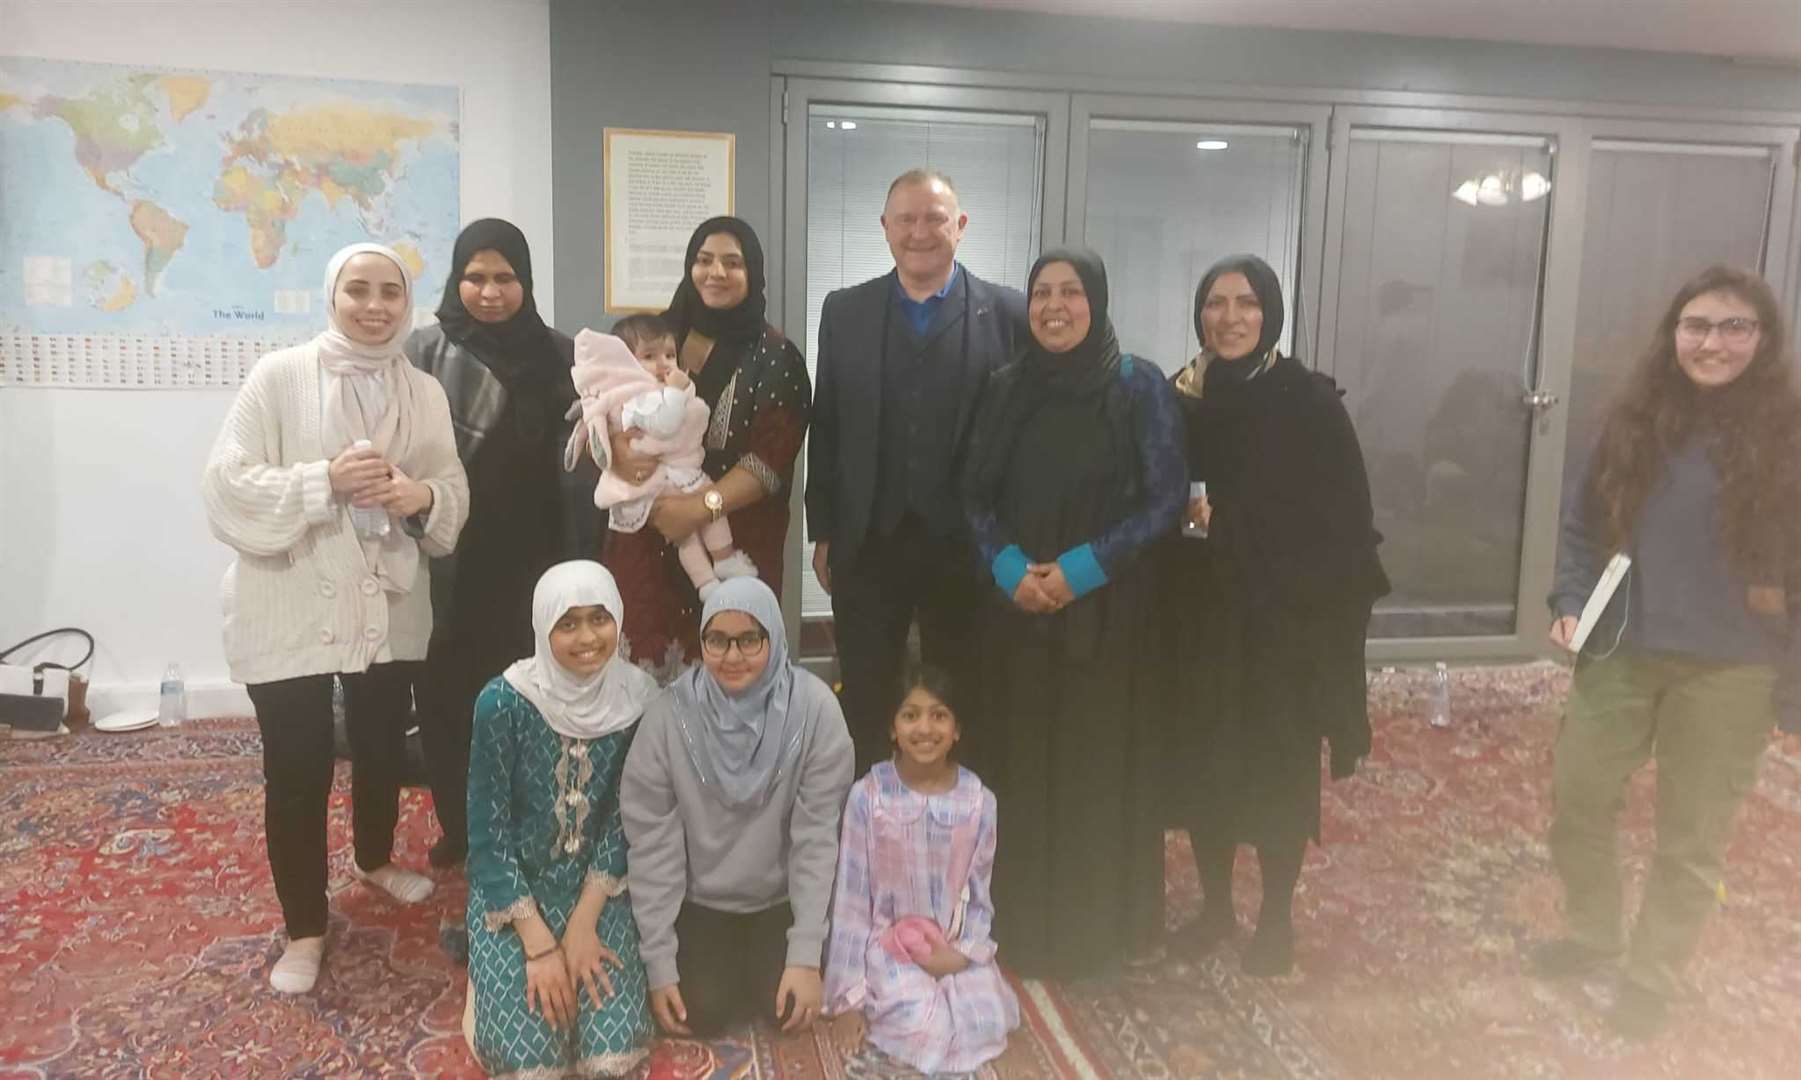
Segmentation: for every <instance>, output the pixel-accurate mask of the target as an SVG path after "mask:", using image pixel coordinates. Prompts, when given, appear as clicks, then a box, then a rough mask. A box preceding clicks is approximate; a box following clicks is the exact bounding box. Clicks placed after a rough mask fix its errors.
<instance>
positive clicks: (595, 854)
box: [467, 678, 652, 1078]
mask: <svg viewBox="0 0 1801 1080" xmlns="http://www.w3.org/2000/svg"><path fill="white" fill-rule="evenodd" d="M636 732H637V728H636V727H632V728H627V729H626V730H624V731H620V732H615V733H614V734H611V735H606V736H603V737H602V738H599V739H593V740H583V739H572V738H568V737H566V736H563V735H559V734H557V733H556V732H555V731H552V730H551V728H550V725H548V724H546V723H545V722H544V717H543V715H542V714H540V713H539V712H538V710H537V708H536V707H535V706H533V705H532V703H531V702H529V701H527V700H526V699H525V697H524V696H523V695H521V694H520V693H519V692H518V691H517V690H516V689H514V688H513V686H512V685H511V684H509V683H508V682H507V681H506V680H505V679H502V678H495V679H493V680H490V681H489V683H488V685H487V687H486V688H484V689H483V690H482V693H481V697H480V698H478V699H477V700H476V703H475V736H474V742H473V746H472V748H471V752H470V757H469V909H468V914H467V921H468V926H469V977H470V982H471V983H472V984H473V986H474V992H475V1053H476V1057H477V1058H478V1059H480V1061H481V1065H482V1067H483V1068H484V1069H486V1070H487V1071H488V1072H489V1073H490V1074H492V1075H495V1076H513V1077H523V1078H537V1077H556V1076H563V1075H565V1074H567V1073H571V1072H573V1073H577V1074H579V1075H582V1076H620V1075H623V1074H625V1073H627V1072H630V1071H631V1070H632V1068H634V1067H635V1066H636V1065H637V1064H638V1063H639V1062H640V1061H641V1060H642V1059H643V1058H644V1056H645V1055H646V1054H647V1053H648V1050H649V1046H650V1039H651V1035H652V1029H651V1022H650V1015H649V1011H648V1009H647V1008H646V1005H645V993H646V989H647V988H646V982H645V976H644V964H643V961H642V960H640V959H639V956H638V927H637V923H636V922H635V921H634V920H633V918H632V905H631V896H630V894H628V893H627V892H626V891H625V888H626V876H625V833H624V832H623V830H622V829H621V827H620V822H619V774H620V772H621V770H623V769H624V767H625V754H626V751H627V750H628V749H630V748H631V741H632V736H633V735H634V734H635V733H636ZM590 880H594V881H598V882H599V883H600V884H601V885H602V886H603V887H605V889H606V891H607V897H608V898H607V902H606V906H605V907H603V908H602V909H601V915H600V925H599V931H600V940H601V941H602V943H604V944H605V945H606V946H607V947H608V948H610V949H612V950H613V951H614V952H615V953H617V954H618V955H619V958H620V960H621V961H622V962H623V963H624V969H623V970H612V969H611V968H609V972H610V974H611V976H612V979H613V991H614V992H613V996H612V997H611V998H609V999H608V1000H607V1001H606V1003H605V1004H604V1005H603V1006H602V1007H601V1008H598V1009H597V1008H595V1007H594V1003H593V1002H592V1001H591V1000H590V999H589V997H588V993H587V991H586V990H585V989H583V990H581V992H580V993H579V994H578V999H579V1001H580V1015H579V1019H578V1022H577V1024H576V1026H575V1029H574V1030H573V1031H557V1030H555V1029H554V1028H552V1027H551V1026H550V1025H549V1024H547V1023H546V1022H545V1021H544V1020H543V1018H542V1017H540V1016H538V1015H537V1014H536V1013H533V1012H532V1011H531V1010H529V1009H528V1008H527V1007H526V1003H525V949H524V945H523V943H522V942H521V941H520V939H519V935H518V933H517V932H515V930H514V928H513V923H514V922H515V921H516V920H519V919H522V918H525V917H526V916H528V915H529V914H530V913H531V912H532V911H533V910H536V911H537V912H538V914H539V915H540V916H542V917H543V919H544V921H545V923H546V924H548V925H549V927H550V929H551V932H552V933H555V934H556V935H557V936H558V937H559V938H560V937H561V936H562V934H563V931H564V928H565V927H567V925H568V922H569V915H570V912H571V911H572V910H573V909H574V908H575V904H576V901H577V900H579V899H580V898H581V893H582V889H583V887H584V886H585V885H586V884H587V882H588V881H590Z"/></svg>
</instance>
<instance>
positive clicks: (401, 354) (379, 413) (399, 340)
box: [312, 244, 419, 593]
mask: <svg viewBox="0 0 1801 1080" xmlns="http://www.w3.org/2000/svg"><path fill="white" fill-rule="evenodd" d="M363 254H375V255H380V256H382V257H383V258H385V259H387V260H389V261H390V262H392V263H393V264H394V265H395V267H396V268H398V269H399V271H400V281H401V284H402V287H403V288H405V290H406V309H405V310H404V311H403V312H402V313H401V315H400V318H398V319H396V320H395V323H394V332H393V333H392V334H391V335H389V337H388V339H387V340H386V341H384V342H382V343H380V344H378V345H365V344H363V343H362V342H360V341H357V340H356V339H355V338H352V337H351V336H350V335H349V334H347V333H345V332H344V319H343V317H342V316H340V315H339V313H338V303H337V301H338V278H339V277H340V276H342V275H343V273H344V267H345V265H346V264H347V263H349V262H350V260H351V259H353V258H355V257H356V256H358V255H363ZM325 314H326V318H327V320H328V324H327V326H326V328H325V330H324V332H322V333H321V334H319V336H317V337H315V338H314V339H313V342H312V345H313V348H314V349H315V350H316V351H317V352H318V354H319V367H320V371H321V376H320V384H319V385H320V399H321V405H322V413H323V415H322V417H321V420H322V425H321V429H320V432H319V437H320V442H321V443H322V444H323V445H324V448H325V453H326V455H327V456H328V457H337V456H338V454H340V453H342V452H343V451H344V449H345V448H346V447H348V446H349V445H350V444H351V443H353V442H356V441H357V440H358V439H367V440H369V443H370V445H371V446H373V447H374V448H375V450H376V452H377V453H379V454H381V455H382V457H384V458H386V459H387V460H389V461H391V462H398V461H401V460H403V459H404V458H405V457H406V455H407V452H408V451H409V450H410V449H411V448H412V434H413V433H412V423H413V421H414V420H415V419H416V416H417V410H416V409H415V408H413V402H412V401H411V400H410V398H411V394H410V393H409V387H408V386H407V381H406V376H405V372H404V371H402V370H400V369H401V368H403V367H404V366H405V365H406V363H407V359H406V353H405V351H404V349H403V346H404V345H405V344H406V339H407V335H408V334H410V333H411V332H412V329H413V279H412V276H411V275H409V274H408V273H407V270H406V263H404V262H402V261H401V258H400V256H399V254H397V253H396V252H395V251H394V249H392V248H389V247H386V246H384V245H382V244H351V245H350V246H349V247H346V248H343V249H341V250H339V252H338V253H337V254H336V255H333V256H332V257H331V262H329V263H327V264H326V267H325ZM363 558H364V560H365V561H366V562H367V563H368V565H369V567H370V569H371V570H373V571H374V572H375V576H376V579H377V580H378V581H380V582H381V584H382V588H383V589H385V590H387V591H388V592H392V593H406V592H410V591H412V588H413V583H414V581H415V580H417V578H418V575H419V544H418V542H417V541H415V540H414V539H413V538H412V537H410V536H408V535H407V534H406V532H405V531H404V530H402V529H399V528H394V529H389V530H388V535H387V536H386V537H384V538H382V539H380V540H365V541H364V542H363Z"/></svg>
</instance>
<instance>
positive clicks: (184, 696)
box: [156, 664, 188, 728]
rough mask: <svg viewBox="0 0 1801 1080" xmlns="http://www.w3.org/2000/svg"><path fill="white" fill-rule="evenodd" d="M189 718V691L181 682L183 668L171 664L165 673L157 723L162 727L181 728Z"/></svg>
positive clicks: (158, 703) (157, 710)
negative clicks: (183, 722) (182, 723)
mask: <svg viewBox="0 0 1801 1080" xmlns="http://www.w3.org/2000/svg"><path fill="white" fill-rule="evenodd" d="M187 718H188V691H187V688H186V687H185V686H183V685H182V682H181V667H180V665H178V664H170V665H169V670H167V671H165V672H163V688H162V695H161V697H160V698H159V700H158V701H157V706H156V722H157V724H158V726H160V727H166V728H171V727H180V726H181V722H182V721H183V720H186V719H187Z"/></svg>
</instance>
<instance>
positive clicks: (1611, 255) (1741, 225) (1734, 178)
mask: <svg viewBox="0 0 1801 1080" xmlns="http://www.w3.org/2000/svg"><path fill="white" fill-rule="evenodd" d="M1776 161H1777V159H1776V153H1775V149H1774V148H1773V147H1770V146H1721V145H1709V144H1702V143H1675V142H1651V141H1639V140H1626V139H1596V140H1594V141H1593V142H1592V143H1591V144H1590V154H1589V166H1588V173H1589V181H1588V198H1587V200H1586V202H1587V210H1586V212H1585V214H1584V217H1585V219H1586V225H1585V228H1584V231H1583V239H1582V288H1581V293H1580V299H1579V301H1578V304H1577V310H1576V353H1575V363H1574V366H1573V367H1572V370H1571V373H1570V412H1569V435H1568V442H1567V447H1568V449H1567V451H1566V453H1565V455H1564V477H1563V482H1564V485H1565V488H1566V490H1567V489H1568V488H1569V487H1571V486H1572V485H1575V484H1578V483H1580V482H1581V479H1582V475H1583V470H1584V468H1585V467H1586V463H1587V460H1588V456H1589V453H1590V451H1591V450H1592V449H1593V447H1594V444H1595V440H1596V439H1598V438H1599V437H1600V434H1601V423H1602V420H1603V417H1604V416H1605V412H1606V408H1607V405H1608V403H1609V402H1610V401H1611V399H1612V398H1613V396H1614V394H1615V393H1616V392H1617V391H1618V390H1619V389H1620V387H1621V386H1622V384H1623V383H1624V382H1625V381H1626V378H1627V376H1628V375H1629V374H1630V372H1631V371H1632V369H1633V368H1634V367H1635V366H1636V365H1637V363H1638V360H1639V357H1641V356H1642V355H1643V354H1644V353H1645V351H1646V350H1647V349H1648V348H1649V347H1650V344H1651V340H1650V335H1651V333H1652V332H1653V331H1654V330H1655V328H1656V326H1657V323H1658V320H1659V319H1661V318H1662V317H1663V310H1664V305H1666V304H1668V303H1669V301H1670V297H1671V296H1673V295H1674V294H1675V292H1676V290H1677V289H1678V288H1680V287H1681V286H1682V284H1683V282H1685V281H1687V280H1688V279H1689V278H1692V277H1693V276H1694V275H1695V274H1697V273H1699V272H1700V271H1701V270H1703V269H1705V268H1706V267H1708V266H1710V265H1712V264H1713V263H1727V264H1730V265H1733V266H1741V267H1749V268H1751V269H1760V268H1762V266H1763V262H1764V258H1763V255H1764V250H1765V242H1764V238H1765V236H1766V235H1767V233H1766V230H1767V228H1768V226H1769V222H1770V207H1771V196H1772V189H1773V187H1774V183H1775V177H1776Z"/></svg>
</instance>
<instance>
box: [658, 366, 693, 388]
mask: <svg viewBox="0 0 1801 1080" xmlns="http://www.w3.org/2000/svg"><path fill="white" fill-rule="evenodd" d="M663 385H664V386H670V387H674V388H675V389H677V390H686V389H688V388H689V387H690V386H693V385H694V380H693V379H690V378H689V377H688V373H687V372H685V371H683V370H682V369H681V368H679V367H672V368H670V369H669V370H668V371H666V372H664V373H663Z"/></svg>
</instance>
